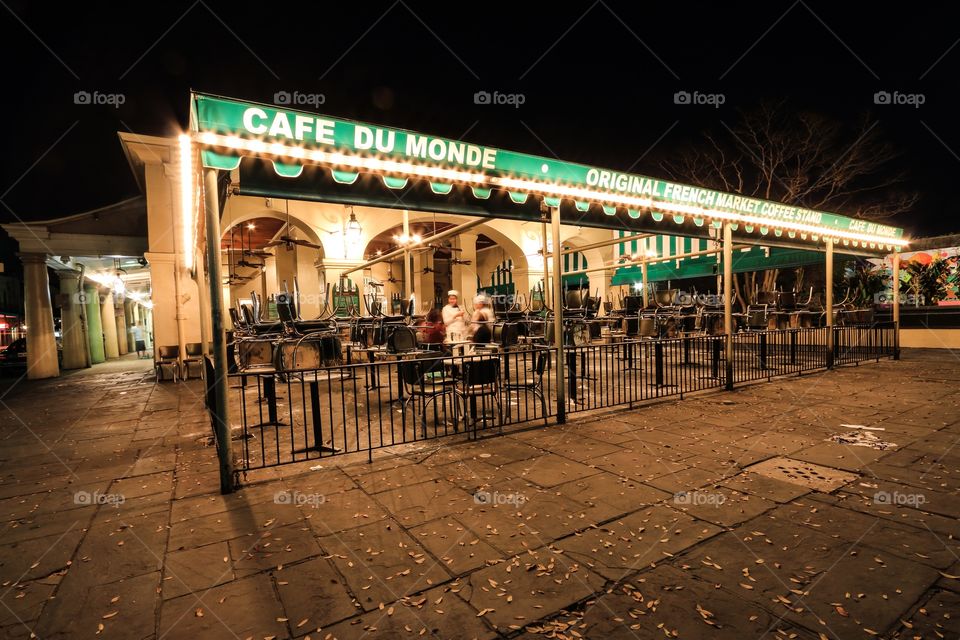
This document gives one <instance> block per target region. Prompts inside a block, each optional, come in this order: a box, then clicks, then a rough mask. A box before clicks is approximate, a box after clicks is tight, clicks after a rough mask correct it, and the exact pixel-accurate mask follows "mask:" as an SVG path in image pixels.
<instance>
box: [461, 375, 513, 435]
mask: <svg viewBox="0 0 960 640" xmlns="http://www.w3.org/2000/svg"><path fill="white" fill-rule="evenodd" d="M460 394H461V395H462V396H463V398H464V399H466V400H469V401H470V418H471V419H472V421H473V429H474V432H476V428H477V422H479V420H478V416H477V398H479V399H480V403H481V407H480V408H481V410H483V409H485V408H486V400H485V398H490V399H491V401H492V402H493V404H494V406H495V407H496V409H497V418H498V420H497V427H498V428H499V429H500V431H503V400H502V398H501V397H500V358H484V359H474V360H465V361H464V363H463V386H462V387H461V389H460ZM483 419H484V421H486V416H483Z"/></svg>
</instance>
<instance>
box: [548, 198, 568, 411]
mask: <svg viewBox="0 0 960 640" xmlns="http://www.w3.org/2000/svg"><path fill="white" fill-rule="evenodd" d="M550 227H551V230H552V231H553V247H554V252H553V301H554V304H553V343H554V346H555V347H556V348H557V424H563V423H564V422H566V421H567V397H566V393H565V388H564V385H565V380H564V379H565V377H566V375H565V374H566V372H565V371H564V367H565V366H566V360H565V359H564V357H563V302H562V301H563V256H561V255H560V207H552V208H551V209H550Z"/></svg>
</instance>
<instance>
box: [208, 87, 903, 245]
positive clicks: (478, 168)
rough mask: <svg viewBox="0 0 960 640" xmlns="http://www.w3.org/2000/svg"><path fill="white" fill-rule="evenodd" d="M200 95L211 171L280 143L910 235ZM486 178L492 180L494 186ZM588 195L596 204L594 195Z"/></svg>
mask: <svg viewBox="0 0 960 640" xmlns="http://www.w3.org/2000/svg"><path fill="white" fill-rule="evenodd" d="M193 97H194V104H193V107H194V109H193V110H192V113H193V114H194V121H193V123H192V124H193V127H194V130H195V131H197V132H198V133H199V134H200V137H199V139H200V142H201V143H202V144H204V145H205V146H206V147H207V148H205V149H204V151H203V161H204V165H205V166H208V167H214V168H219V169H233V168H236V166H237V164H238V162H239V157H240V156H241V155H244V154H245V152H249V153H253V154H256V153H258V152H259V153H264V154H271V153H273V150H272V147H271V145H280V146H281V147H282V148H290V147H294V148H297V149H298V150H301V151H302V152H303V156H302V157H303V158H304V159H305V160H307V161H309V156H308V155H307V152H309V151H315V150H320V151H325V152H328V153H331V152H333V153H339V154H343V156H350V157H369V158H379V159H385V160H395V161H402V162H409V163H414V164H417V165H423V166H431V167H439V168H443V169H448V170H456V171H461V172H468V173H469V177H470V178H471V179H473V180H475V181H476V184H477V185H484V186H502V187H503V188H506V189H516V190H518V191H536V190H537V187H538V186H540V187H544V189H543V191H544V192H545V193H546V192H547V191H548V189H546V188H545V187H548V186H552V187H554V188H560V189H567V190H568V192H569V193H570V194H572V195H570V196H569V197H570V198H571V199H577V198H578V197H580V195H582V194H594V195H595V196H596V199H598V200H603V196H604V195H608V196H616V195H620V196H626V197H629V198H636V199H645V200H649V201H650V205H651V206H652V207H656V205H657V203H669V204H672V205H675V206H683V207H693V208H703V209H707V210H713V211H718V212H726V213H732V214H738V215H740V216H744V220H743V221H744V222H745V223H747V224H770V225H771V226H775V225H777V223H781V224H786V225H790V224H794V225H797V224H803V225H812V226H815V227H825V228H826V229H827V230H838V231H845V232H852V233H857V234H865V235H869V236H873V237H877V238H891V239H893V238H901V237H902V236H903V230H902V229H898V228H896V227H891V226H887V225H882V224H877V223H875V222H870V221H867V220H860V219H856V218H848V217H846V216H840V215H837V214H833V213H826V212H822V211H814V210H811V209H805V208H803V207H797V206H792V205H786V204H782V203H777V202H770V201H767V200H760V199H757V198H750V197H746V196H741V195H737V194H730V193H724V192H721V191H714V190H712V189H705V188H701V187H694V186H691V185H684V184H678V183H674V182H669V181H666V180H658V179H655V178H649V177H646V176H641V175H635V174H628V173H621V172H617V171H611V170H608V169H601V168H598V167H591V166H587V165H582V164H577V163H572V162H564V161H561V160H555V159H550V158H543V157H539V156H533V155H529V154H523V153H515V152H511V151H506V150H503V149H496V148H493V147H486V146H482V145H476V144H471V143H467V142H461V141H457V140H449V139H447V138H441V137H436V136H430V135H425V134H421V133H417V132H413V131H406V130H403V129H395V128H390V127H383V126H378V125H372V124H366V123H361V122H355V121H352V120H342V119H337V118H332V117H329V116H323V115H317V114H312V113H306V112H299V111H293V110H289V109H281V108H278V107H275V106H270V105H262V104H255V103H249V102H240V101H237V100H231V99H227V98H218V97H213V96H207V95H200V94H194V96H193ZM203 134H208V137H209V136H210V134H215V136H221V137H222V136H226V137H228V138H229V139H231V140H234V141H235V142H237V144H238V146H237V147H236V148H233V149H226V150H224V145H223V144H222V143H223V142H224V139H223V138H217V139H216V140H215V141H207V140H205V137H204V135H203ZM279 155H283V154H279ZM279 162H280V163H281V164H282V165H285V167H286V168H285V169H284V170H283V171H281V167H280V166H277V163H278V161H275V166H277V171H278V173H281V174H283V175H295V174H296V172H295V171H291V170H290V167H291V166H296V165H297V164H298V160H297V159H296V157H293V158H290V157H286V158H283V159H282V160H280V161H279ZM385 173H389V171H388V170H387V171H385ZM464 175H466V174H464ZM453 179H457V178H453ZM486 180H489V184H488V183H487V182H486ZM564 197H568V196H566V195H564ZM582 197H583V198H584V199H592V198H593V197H594V196H592V195H583V196H582ZM611 201H616V200H611ZM620 202H622V201H620ZM627 202H630V201H627ZM625 206H630V205H629V204H626V205H625ZM681 212H683V210H682V208H681ZM734 221H736V220H734Z"/></svg>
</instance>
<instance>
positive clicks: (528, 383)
mask: <svg viewBox="0 0 960 640" xmlns="http://www.w3.org/2000/svg"><path fill="white" fill-rule="evenodd" d="M548 366H550V351H549V349H541V350H539V351H538V352H537V358H536V360H535V361H534V365H533V369H532V371H531V373H532V374H533V375H532V376H528V377H527V378H526V379H525V380H523V382H510V381H509V380H508V381H507V383H506V384H505V385H504V388H505V389H506V390H507V393H509V392H511V391H516V392H518V393H520V392H523V393H531V394H533V397H534V398H535V399H537V400H540V409H541V411H542V412H543V422H544V424H546V423H547V397H546V394H545V393H544V392H543V374H544V372H545V371H546V369H547V367H548Z"/></svg>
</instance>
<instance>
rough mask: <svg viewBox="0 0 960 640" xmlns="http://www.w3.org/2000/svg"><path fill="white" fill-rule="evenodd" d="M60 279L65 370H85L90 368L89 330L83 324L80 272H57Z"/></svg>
mask: <svg viewBox="0 0 960 640" xmlns="http://www.w3.org/2000/svg"><path fill="white" fill-rule="evenodd" d="M57 276H58V277H59V278H60V297H61V300H62V304H61V305H60V335H61V343H62V344H63V368H64V369H83V368H86V367H89V366H90V362H89V358H88V351H87V328H86V326H85V325H84V322H83V286H82V285H83V283H82V282H80V272H79V271H73V270H63V271H57Z"/></svg>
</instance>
